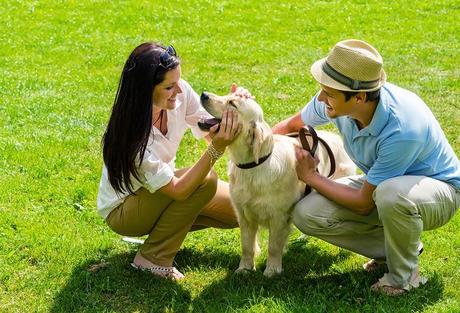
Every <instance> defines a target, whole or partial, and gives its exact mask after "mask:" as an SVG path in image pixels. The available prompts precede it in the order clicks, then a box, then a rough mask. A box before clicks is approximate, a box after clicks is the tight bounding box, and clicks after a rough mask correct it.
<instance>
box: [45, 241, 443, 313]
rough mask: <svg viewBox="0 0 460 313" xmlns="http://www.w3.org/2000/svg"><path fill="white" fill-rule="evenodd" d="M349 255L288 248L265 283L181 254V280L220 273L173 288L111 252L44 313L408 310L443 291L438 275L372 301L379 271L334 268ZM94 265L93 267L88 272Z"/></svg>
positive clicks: (229, 261) (81, 272)
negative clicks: (221, 273)
mask: <svg viewBox="0 0 460 313" xmlns="http://www.w3.org/2000/svg"><path fill="white" fill-rule="evenodd" d="M108 254H109V253H108V252H103V253H102V255H108ZM349 255H350V253H348V252H346V251H344V250H342V252H340V253H339V254H338V255H331V254H328V253H327V252H324V251H322V250H319V249H318V248H316V247H312V246H309V245H305V243H302V242H294V243H291V244H290V245H289V250H288V251H287V253H286V254H285V256H284V270H285V271H284V273H283V274H282V275H280V276H279V277H276V278H273V279H267V278H265V277H264V276H263V275H262V271H263V267H264V265H263V264H259V265H258V270H257V272H254V273H248V274H247V275H235V274H233V271H234V270H235V269H236V268H237V266H238V263H239V255H237V254H236V253H227V252H224V251H219V250H213V249H212V248H209V249H206V250H204V251H197V250H195V249H192V248H185V249H181V251H180V252H179V253H178V255H177V256H176V264H177V266H178V267H179V268H181V269H185V268H187V271H186V274H187V272H189V273H191V274H190V276H192V275H193V272H196V271H198V272H199V271H200V270H202V269H203V268H205V269H210V270H213V269H224V270H225V271H226V272H227V273H226V275H225V277H224V278H223V279H219V280H212V278H211V279H209V278H203V279H202V280H201V279H200V278H199V280H196V279H195V280H193V278H191V277H189V281H187V279H186V280H185V281H184V282H181V283H175V282H173V281H169V280H164V279H161V278H156V277H154V276H152V275H150V274H148V273H142V272H140V271H136V270H134V269H132V268H131V267H130V265H129V263H130V261H131V260H132V258H133V256H134V253H124V254H118V255H114V256H111V257H109V258H106V259H105V263H100V260H88V261H87V262H85V263H84V264H81V265H80V266H78V267H76V268H74V270H73V272H72V275H71V277H70V279H69V280H68V281H67V283H66V285H65V286H64V287H63V288H62V289H61V291H60V292H59V293H58V294H57V296H56V297H55V299H54V303H53V307H52V308H51V312H54V313H55V312H106V311H115V312H165V311H167V312H213V313H214V312H232V311H246V310H247V309H250V308H252V310H254V309H255V311H258V309H259V308H260V311H265V309H267V308H270V309H269V311H283V312H389V311H391V312H407V311H420V310H422V309H423V307H425V306H427V305H430V304H433V303H435V302H436V301H437V300H439V299H440V298H441V295H442V290H443V286H442V282H441V280H440V279H439V278H438V277H437V276H435V277H430V281H429V282H428V284H427V286H424V287H423V288H421V289H420V290H415V291H412V292H410V293H409V294H408V295H406V296H404V297H400V298H388V297H384V296H380V295H375V294H373V293H371V292H370V290H369V286H370V285H371V284H372V283H373V282H374V281H375V280H376V279H377V278H378V277H380V276H381V275H382V273H375V274H372V275H369V274H366V273H365V272H364V271H362V270H353V271H347V272H340V271H339V270H335V268H336V267H335V266H334V264H337V263H340V262H341V261H343V260H345V259H346V258H348V257H349ZM262 261H264V260H262ZM94 265H96V266H98V265H100V266H99V268H97V269H96V270H94V269H93V270H91V269H92V266H94ZM209 281H210V283H209V284H208V285H206V282H209ZM197 284H199V285H200V286H198V285H197ZM203 284H204V286H203ZM195 287H196V288H199V289H196V290H201V291H200V292H198V295H196V294H195V295H194V296H193V297H192V295H191V293H190V290H195ZM273 308H275V309H273ZM277 308H280V309H279V310H278V309H277Z"/></svg>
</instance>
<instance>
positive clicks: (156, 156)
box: [97, 79, 211, 218]
mask: <svg viewBox="0 0 460 313" xmlns="http://www.w3.org/2000/svg"><path fill="white" fill-rule="evenodd" d="M179 84H180V87H181V89H182V93H180V94H178V95H177V97H176V108H175V109H173V110H167V111H166V112H167V115H168V132H167V133H166V135H163V134H162V133H161V132H160V130H158V129H157V128H156V127H152V132H151V134H150V137H149V141H148V143H147V147H146V149H145V154H144V158H143V160H142V163H141V165H140V167H138V168H137V172H138V174H139V178H140V181H138V180H137V179H136V178H134V177H133V176H132V175H131V182H132V185H133V191H136V190H138V189H140V188H141V187H144V188H146V189H147V190H149V191H150V192H151V193H154V192H155V191H157V190H158V189H160V188H161V187H163V186H165V185H167V184H168V183H169V182H170V181H171V179H172V177H173V176H174V170H175V161H176V153H177V149H178V148H179V144H180V142H181V140H182V138H183V136H184V134H185V131H186V130H187V129H188V128H190V129H191V131H192V134H193V136H194V137H195V138H197V139H200V138H203V137H204V136H205V135H206V134H207V133H206V132H203V131H201V130H200V129H199V128H198V126H197V122H198V120H199V119H201V118H210V117H211V116H210V115H209V113H207V112H206V111H205V110H204V109H203V107H202V106H201V104H200V99H199V97H198V95H197V94H196V92H195V91H193V89H192V87H191V86H190V85H189V84H188V83H187V82H186V81H185V80H182V79H181V80H180V82H179ZM136 164H138V162H137V161H136ZM128 195H129V193H127V192H125V193H116V192H115V190H114V189H113V188H112V185H110V182H109V179H108V174H107V168H106V167H105V165H104V166H103V169H102V177H101V182H100V184H99V193H98V195H97V210H98V212H99V214H100V215H101V216H102V217H103V218H106V217H107V216H108V215H109V214H110V212H111V211H112V210H113V209H114V208H116V207H117V206H119V205H120V204H121V203H123V201H124V200H125V199H126V197H127V196H128Z"/></svg>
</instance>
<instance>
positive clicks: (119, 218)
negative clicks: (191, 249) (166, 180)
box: [106, 170, 238, 266]
mask: <svg viewBox="0 0 460 313" xmlns="http://www.w3.org/2000/svg"><path fill="white" fill-rule="evenodd" d="M183 173H184V170H179V171H177V172H176V176H180V175H182V174H183ZM106 221H107V224H108V225H109V226H110V228H112V230H114V231H115V232H116V233H118V234H120V235H123V236H143V235H148V237H147V239H146V240H145V242H144V244H142V245H141V247H140V253H141V254H142V256H144V257H145V258H146V259H148V260H149V261H151V262H153V263H154V264H157V265H161V266H172V263H173V259H174V257H175V255H176V253H177V251H178V250H179V248H180V246H181V244H182V242H183V241H184V239H185V236H186V235H187V233H188V232H189V231H191V230H197V229H202V228H206V227H216V228H233V227H237V226H238V222H237V218H236V215H235V213H234V211H233V208H232V204H231V202H230V196H229V191H228V184H227V183H225V182H223V181H220V180H218V179H217V175H216V174H215V172H214V171H212V172H211V173H210V174H209V175H208V176H207V177H206V179H205V180H204V181H203V183H202V184H201V185H200V186H199V187H198V188H197V189H196V190H195V191H194V192H193V194H192V195H190V197H188V198H187V200H185V201H175V200H173V199H171V198H169V197H168V196H166V195H164V194H162V193H161V192H158V191H157V192H155V193H150V192H149V191H148V190H147V189H144V188H141V189H140V190H138V191H136V193H135V195H131V196H128V197H127V198H126V200H125V201H124V202H123V203H122V204H120V205H119V206H118V207H117V208H115V209H114V210H113V211H112V212H111V213H110V214H109V216H108V217H107V219H106Z"/></svg>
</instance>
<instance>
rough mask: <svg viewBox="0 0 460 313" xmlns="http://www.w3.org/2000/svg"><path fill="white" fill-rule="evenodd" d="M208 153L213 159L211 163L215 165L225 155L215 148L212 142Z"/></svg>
mask: <svg viewBox="0 0 460 313" xmlns="http://www.w3.org/2000/svg"><path fill="white" fill-rule="evenodd" d="M206 152H207V153H208V155H209V157H210V158H211V162H212V163H215V162H216V161H217V160H218V159H219V158H220V157H221V156H222V155H223V154H224V153H223V152H220V151H219V150H217V149H216V147H214V145H213V144H212V142H211V143H210V144H209V146H208V150H206Z"/></svg>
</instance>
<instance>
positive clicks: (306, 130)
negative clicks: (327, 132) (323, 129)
mask: <svg viewBox="0 0 460 313" xmlns="http://www.w3.org/2000/svg"><path fill="white" fill-rule="evenodd" d="M307 136H311V138H312V139H313V144H312V146H311V147H310V144H309V143H308V140H307ZM299 138H300V143H301V144H302V147H303V148H304V149H305V150H307V151H308V152H310V154H311V156H312V157H314V156H315V153H316V149H318V141H319V140H318V134H317V133H316V131H315V129H314V128H313V127H311V126H310V125H307V126H306V127H302V128H301V129H300V130H299Z"/></svg>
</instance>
